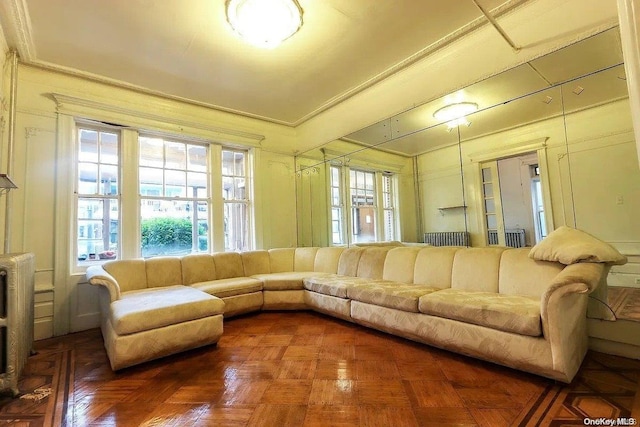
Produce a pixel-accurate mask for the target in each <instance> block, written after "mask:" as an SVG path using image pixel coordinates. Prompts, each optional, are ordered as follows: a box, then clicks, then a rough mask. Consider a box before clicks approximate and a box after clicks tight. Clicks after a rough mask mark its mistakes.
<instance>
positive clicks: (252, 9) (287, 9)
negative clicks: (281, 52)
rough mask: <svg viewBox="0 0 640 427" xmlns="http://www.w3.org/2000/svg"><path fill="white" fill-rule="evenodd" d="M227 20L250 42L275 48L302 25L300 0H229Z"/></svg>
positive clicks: (263, 46)
mask: <svg viewBox="0 0 640 427" xmlns="http://www.w3.org/2000/svg"><path fill="white" fill-rule="evenodd" d="M227 20H228V21H229V24H230V25H231V28H233V30H234V31H235V32H236V33H237V34H238V35H239V36H240V37H242V38H243V39H245V40H246V41H247V42H248V43H251V44H252V45H254V46H257V47H262V48H267V49H272V48H274V47H276V46H278V45H279V44H280V43H282V42H283V41H284V40H286V39H288V38H289V37H291V36H292V35H294V34H295V33H296V32H297V31H298V30H299V29H300V27H301V26H302V8H301V7H300V5H299V4H298V2H297V0H228V1H227Z"/></svg>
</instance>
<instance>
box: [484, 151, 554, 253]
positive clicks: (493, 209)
mask: <svg viewBox="0 0 640 427" xmlns="http://www.w3.org/2000/svg"><path fill="white" fill-rule="evenodd" d="M480 170H481V180H482V192H483V211H484V227H485V230H486V241H487V245H489V246H493V245H495V246H509V247H514V248H519V247H527V246H533V245H535V244H536V243H537V242H539V241H540V240H542V239H543V238H544V237H545V236H546V234H547V226H546V219H545V203H544V197H543V183H542V181H541V174H540V166H539V162H538V153H537V152H531V153H525V154H520V155H517V156H513V157H506V158H501V159H496V160H491V161H487V162H483V163H481V165H480Z"/></svg>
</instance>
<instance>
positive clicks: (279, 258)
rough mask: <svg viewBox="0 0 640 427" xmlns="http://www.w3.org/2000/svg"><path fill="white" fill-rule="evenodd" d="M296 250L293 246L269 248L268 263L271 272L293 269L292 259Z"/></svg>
mask: <svg viewBox="0 0 640 427" xmlns="http://www.w3.org/2000/svg"><path fill="white" fill-rule="evenodd" d="M295 253H296V250H295V249H294V248H277V249H269V264H270V267H271V272H272V273H284V272H285V271H293V259H294V258H295Z"/></svg>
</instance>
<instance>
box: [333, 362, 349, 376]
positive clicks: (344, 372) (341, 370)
mask: <svg viewBox="0 0 640 427" xmlns="http://www.w3.org/2000/svg"><path fill="white" fill-rule="evenodd" d="M348 371H349V369H348V368H347V362H346V361H345V360H340V361H339V362H338V368H337V372H336V373H337V376H338V379H339V380H346V379H348V374H349V372H348Z"/></svg>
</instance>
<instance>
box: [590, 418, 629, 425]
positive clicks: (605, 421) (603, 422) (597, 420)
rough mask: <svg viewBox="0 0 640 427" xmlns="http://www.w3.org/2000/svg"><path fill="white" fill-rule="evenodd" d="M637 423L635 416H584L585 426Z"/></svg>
mask: <svg viewBox="0 0 640 427" xmlns="http://www.w3.org/2000/svg"><path fill="white" fill-rule="evenodd" d="M637 424H638V420H637V419H635V418H622V417H620V418H606V417H600V418H585V419H584V425H586V426H635V425H637Z"/></svg>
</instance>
